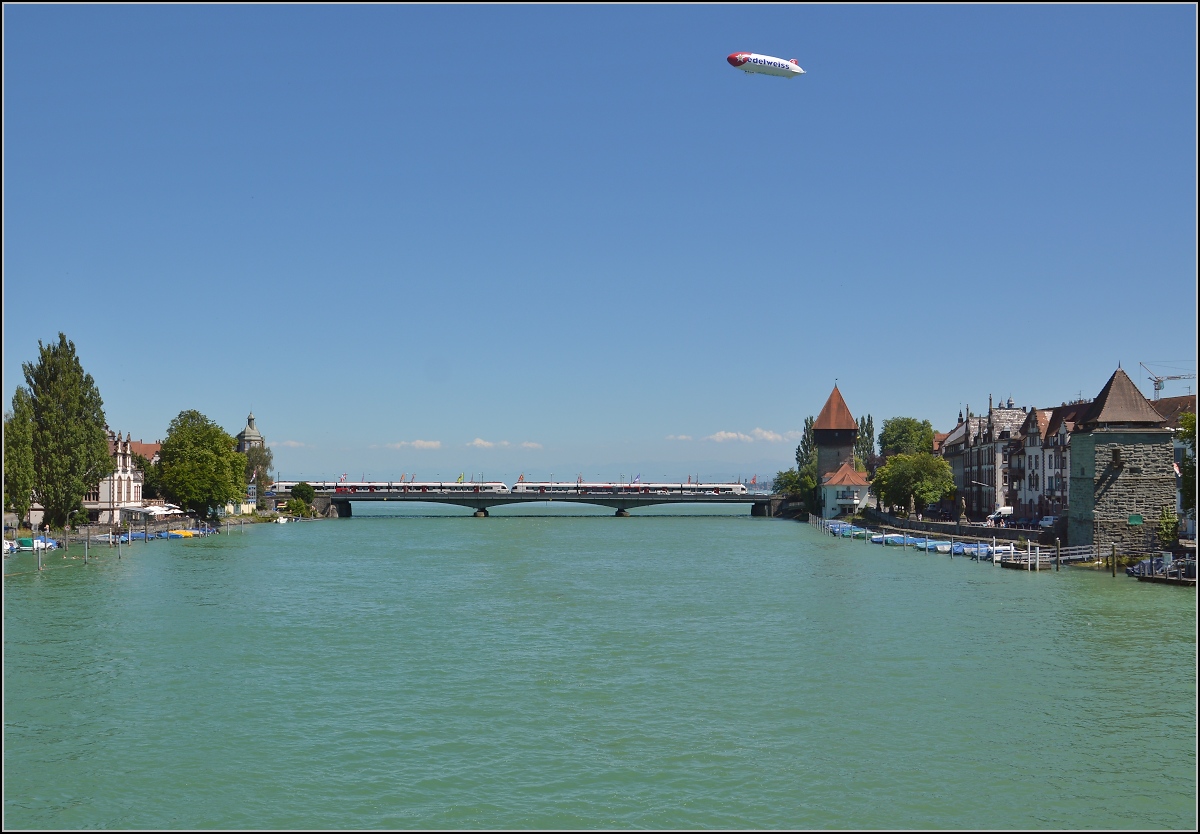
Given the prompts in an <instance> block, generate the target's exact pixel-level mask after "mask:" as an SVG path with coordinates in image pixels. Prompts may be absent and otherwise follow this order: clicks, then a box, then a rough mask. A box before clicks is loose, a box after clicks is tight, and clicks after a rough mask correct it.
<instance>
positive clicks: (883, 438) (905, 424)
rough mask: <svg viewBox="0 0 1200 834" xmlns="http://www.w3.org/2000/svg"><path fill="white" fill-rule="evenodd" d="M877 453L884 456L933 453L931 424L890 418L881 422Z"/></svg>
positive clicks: (910, 419)
mask: <svg viewBox="0 0 1200 834" xmlns="http://www.w3.org/2000/svg"><path fill="white" fill-rule="evenodd" d="M879 451H880V453H881V454H883V455H885V456H889V457H890V456H891V455H915V454H919V453H920V452H932V451H933V424H932V423H930V422H929V421H928V420H921V421H918V420H917V419H916V418H914V417H892V418H891V419H890V420H884V421H883V430H882V431H880V432H879Z"/></svg>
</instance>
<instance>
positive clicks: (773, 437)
mask: <svg viewBox="0 0 1200 834" xmlns="http://www.w3.org/2000/svg"><path fill="white" fill-rule="evenodd" d="M750 435H751V436H752V437H753V438H754V439H755V440H766V441H767V442H769V443H780V442H782V441H783V435H781V434H776V433H775V432H773V431H768V430H767V429H760V428H755V429H754V431H752V432H750Z"/></svg>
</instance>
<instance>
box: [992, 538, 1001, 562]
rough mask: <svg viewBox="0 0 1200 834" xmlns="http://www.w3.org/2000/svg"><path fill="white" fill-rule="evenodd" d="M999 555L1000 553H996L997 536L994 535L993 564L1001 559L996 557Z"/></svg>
mask: <svg viewBox="0 0 1200 834" xmlns="http://www.w3.org/2000/svg"><path fill="white" fill-rule="evenodd" d="M997 555H999V554H997V553H996V537H995V536H992V564H993V565H994V564H996V563H997V562H998V561H999V560H998V559H997V558H996V556H997Z"/></svg>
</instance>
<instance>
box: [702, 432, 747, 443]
mask: <svg viewBox="0 0 1200 834" xmlns="http://www.w3.org/2000/svg"><path fill="white" fill-rule="evenodd" d="M704 439H705V440H712V441H713V442H715V443H724V442H726V441H728V440H740V441H742V442H743V443H753V442H754V438H753V437H751V436H750V435H748V434H742V433H741V432H740V431H719V432H717V433H716V434H710V435H709V436H708V437H706V438H704Z"/></svg>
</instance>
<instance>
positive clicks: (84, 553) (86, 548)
mask: <svg viewBox="0 0 1200 834" xmlns="http://www.w3.org/2000/svg"><path fill="white" fill-rule="evenodd" d="M87 552H88V540H87V539H84V540H83V563H84V564H85V565H86V564H87Z"/></svg>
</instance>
